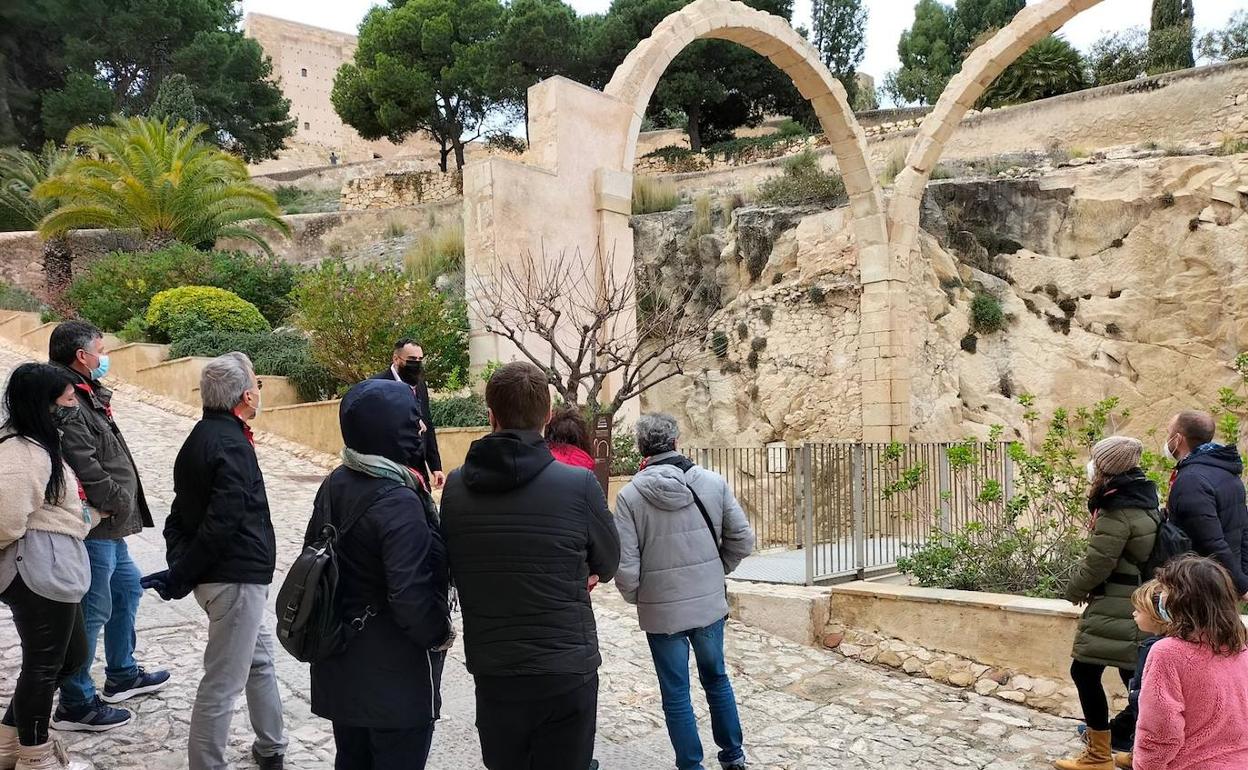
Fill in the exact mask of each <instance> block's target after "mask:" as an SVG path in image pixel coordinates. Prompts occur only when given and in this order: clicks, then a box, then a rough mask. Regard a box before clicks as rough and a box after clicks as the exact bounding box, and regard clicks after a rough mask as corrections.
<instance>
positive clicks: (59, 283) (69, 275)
mask: <svg viewBox="0 0 1248 770" xmlns="http://www.w3.org/2000/svg"><path fill="white" fill-rule="evenodd" d="M73 277H74V252H73V249H72V248H71V247H70V245H69V240H68V239H67V238H66V237H65V236H63V235H57V236H54V237H52V238H49V239H47V240H46V241H44V242H43V284H44V294H45V295H46V298H47V303H48V305H49V307H51V308H52V309H53V310H54V311H56V314H57V315H59V316H61V317H62V318H67V317H69V316H70V315H72V312H71V310H70V308H69V302H68V300H66V298H65V292H66V291H68V290H69V284H70V281H72V280H73Z"/></svg>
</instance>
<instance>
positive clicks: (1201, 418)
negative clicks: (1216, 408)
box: [1162, 412, 1248, 597]
mask: <svg viewBox="0 0 1248 770" xmlns="http://www.w3.org/2000/svg"><path fill="white" fill-rule="evenodd" d="M1216 431H1217V426H1216V424H1215V423H1214V420H1213V416H1212V415H1210V414H1209V413H1208V412H1179V413H1178V414H1176V415H1175V416H1174V417H1173V419H1171V420H1170V424H1169V425H1168V426H1167V428H1166V443H1165V444H1164V445H1163V446H1162V452H1163V453H1164V454H1165V456H1166V457H1167V458H1169V459H1171V460H1175V461H1177V462H1178V465H1177V466H1176V467H1175V469H1174V475H1173V477H1172V479H1171V482H1170V497H1169V499H1168V500H1167V502H1166V507H1167V509H1169V511H1170V519H1171V521H1173V522H1174V523H1175V525H1177V526H1178V527H1179V528H1180V529H1182V530H1183V531H1184V532H1186V533H1187V536H1188V537H1190V538H1191V539H1192V549H1193V550H1194V551H1196V553H1197V554H1199V555H1200V556H1209V557H1211V558H1214V559H1217V561H1218V563H1220V564H1221V565H1222V566H1223V567H1226V571H1227V572H1229V573H1231V580H1233V581H1234V582H1235V590H1236V592H1237V593H1239V594H1240V595H1241V596H1246V597H1248V506H1245V501H1244V482H1243V479H1241V478H1240V477H1241V476H1242V475H1243V472H1244V462H1243V460H1242V459H1240V456H1239V449H1237V448H1236V447H1235V445H1234V444H1218V443H1215V442H1214V435H1215V433H1216Z"/></svg>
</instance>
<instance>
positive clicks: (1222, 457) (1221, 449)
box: [1179, 444, 1244, 476]
mask: <svg viewBox="0 0 1248 770" xmlns="http://www.w3.org/2000/svg"><path fill="white" fill-rule="evenodd" d="M1206 446H1207V447H1208V448H1207V449H1206V448H1205V447H1201V448H1199V449H1197V450H1196V451H1195V452H1192V453H1191V454H1190V455H1188V456H1187V457H1184V458H1183V462H1181V463H1179V470H1182V469H1183V468H1186V467H1187V466H1189V465H1211V466H1213V467H1214V468H1221V469H1222V470H1224V471H1226V472H1227V473H1229V474H1231V475H1232V476H1240V475H1243V472H1244V461H1243V459H1241V458H1240V456H1239V448H1238V447H1236V446H1235V445H1234V444H1212V445H1208V444H1207V445H1206Z"/></svg>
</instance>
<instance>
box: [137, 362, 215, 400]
mask: <svg viewBox="0 0 1248 770" xmlns="http://www.w3.org/2000/svg"><path fill="white" fill-rule="evenodd" d="M211 360H212V359H211V358H204V357H202V356H190V357H188V358H175V359H173V360H172V361H162V362H161V363H159V364H156V365H154V366H146V367H143V368H141V369H138V370H136V371H135V372H134V374H133V375H132V376H131V377H130V378H129V379H130V382H131V383H133V384H134V385H138V386H139V387H140V388H144V389H146V390H150V391H152V392H153V393H159V394H160V395H162V396H168V397H169V398H172V399H174V400H175V401H181V402H182V403H184V404H188V405H190V406H199V405H200V404H201V403H202V402H201V401H200V398H199V376H200V374H201V373H202V372H203V370H204V364H206V363H208V362H209V361H211Z"/></svg>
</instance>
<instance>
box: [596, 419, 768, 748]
mask: <svg viewBox="0 0 1248 770" xmlns="http://www.w3.org/2000/svg"><path fill="white" fill-rule="evenodd" d="M636 433H637V449H638V450H639V451H640V452H641V454H642V456H643V457H645V460H644V461H643V463H642V469H641V471H640V472H639V473H638V474H637V475H636V476H634V477H633V480H632V481H630V482H629V483H628V486H626V487H624V488H623V489H621V490H620V494H619V497H618V498H617V499H616V508H615V523H616V527H617V529H619V532H620V568H619V571H618V572H616V574H615V584H616V586H617V587H618V588H619V589H620V593H621V594H622V595H623V596H624V600H625V601H627V602H629V603H630V604H635V605H637V620H638V621H639V623H640V624H641V629H642V630H643V631H645V632H646V638H647V641H649V643H650V653H651V656H652V657H653V658H654V668H655V672H656V673H657V674H658V677H659V689H660V690H661V691H662V693H663V716H664V718H665V720H666V721H667V734H668V737H669V738H670V739H671V741H672V748H673V749H674V750H675V752H676V767H677V768H678V770H704V768H703V765H702V759H703V753H702V741H701V739H700V738H699V737H698V724H697V719H696V717H694V714H693V704H692V703H691V701H690V698H689V648H690V647H692V648H693V654H694V657H695V658H696V659H697V663H698V679H699V680H701V682H702V689H703V690H704V691H705V692H706V702H707V706H709V708H710V712H711V730H712V733H713V734H714V736H715V743H716V745H718V746H719V756H718V759H719V764H720V765H721V766H722V767H723V768H724V770H740V769H741V768H744V767H745V766H746V763H745V751H744V749H743V748H742V736H741V720H740V717H739V716H738V714H737V701H736V696H735V695H734V694H733V691H732V683H731V682H730V681H729V680H728V671H727V668H726V667H725V665H724V621H725V620H726V618H727V616H728V598H727V595H726V593H725V584H724V576H725V575H727V574H728V573H730V572H732V571H733V570H734V569H736V567H737V565H738V564H740V563H741V560H742V559H744V558H745V557H746V556H748V555H749V554H750V552H751V551H752V550H753V549H754V532H753V531H752V530H751V529H750V524H749V522H748V521H746V518H745V513H744V512H743V511H742V510H741V506H740V505H739V504H738V503H737V500H736V498H735V497H734V496H733V494H732V490H731V489H729V488H728V482H727V481H726V480H724V477H722V476H720V475H719V474H717V473H712V472H711V471H708V470H706V469H705V468H701V467H698V466H697V465H695V464H694V463H693V461H691V460H689V459H688V458H687V457H684V456H683V455H681V454H680V453H679V452H677V451H676V440H677V439H678V438H679V436H680V431H679V428H678V427H677V426H676V420H675V419H673V418H672V417H671V416H669V415H666V414H650V415H643V416H642V417H641V419H639V420H638V421H637V427H636Z"/></svg>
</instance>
